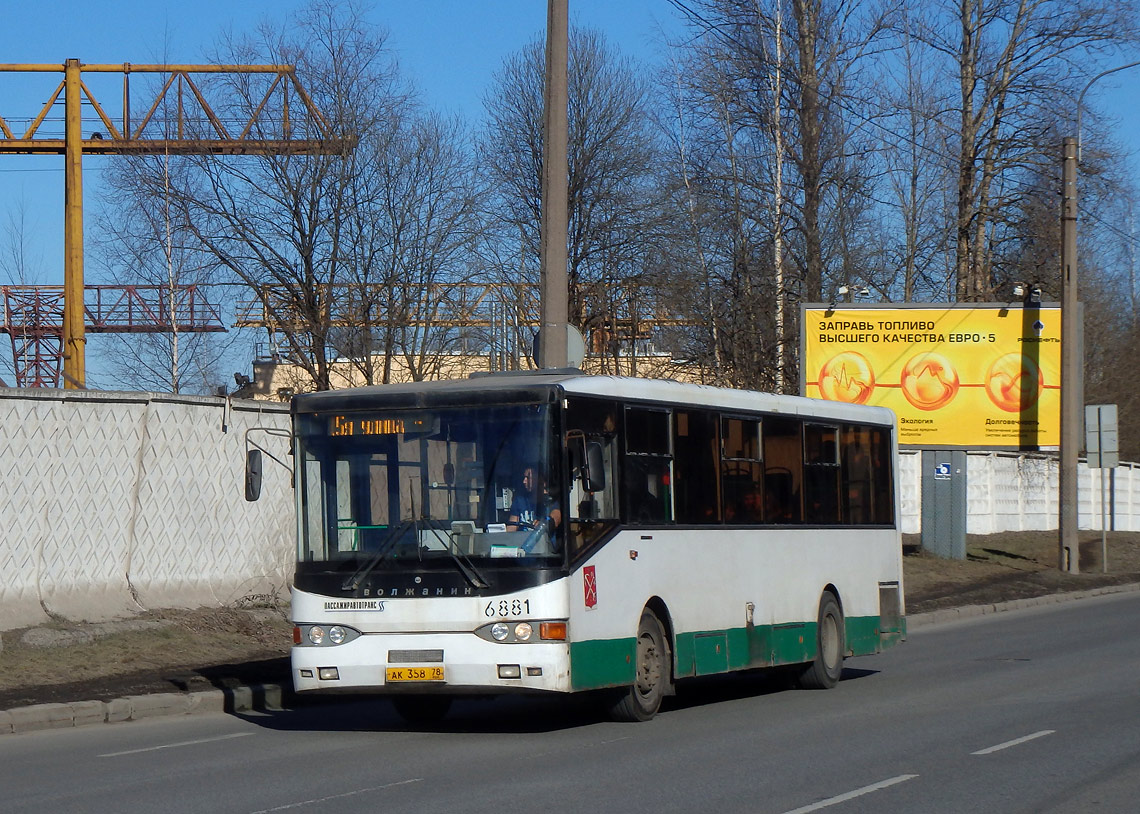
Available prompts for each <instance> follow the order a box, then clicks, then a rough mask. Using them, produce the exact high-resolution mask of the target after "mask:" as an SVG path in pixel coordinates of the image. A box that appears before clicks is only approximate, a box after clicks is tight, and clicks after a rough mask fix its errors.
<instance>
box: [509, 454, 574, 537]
mask: <svg viewBox="0 0 1140 814" xmlns="http://www.w3.org/2000/svg"><path fill="white" fill-rule="evenodd" d="M509 512H510V514H509V515H508V516H507V531H518V530H519V528H520V527H522V528H528V529H533V528H536V527H537V525H538V524H539V523H541V522H544V521H546V520H547V518H549V519H550V521H551V524H552V525H551V528H552V529H554V528H557V527H558V526H559V525H560V524H561V523H562V510H561V509H559V508H558V502H557V501H556V500H554V498H552V497H551V496H550V494H549V493H548V492H547V491H546V484H544V483H543V482H542V480H541V478H539V476H538V470H537V469H536V468H535V467H533V466H528V467H526V468H525V469H523V477H522V489H520V490H519V491H518V492H517V493H516V494H515V499H514V500H513V501H511V508H510V509H509Z"/></svg>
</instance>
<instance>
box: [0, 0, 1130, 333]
mask: <svg viewBox="0 0 1140 814" xmlns="http://www.w3.org/2000/svg"><path fill="white" fill-rule="evenodd" d="M569 4H570V15H571V22H572V23H575V24H580V25H588V26H591V27H594V28H597V29H600V30H601V31H602V32H603V33H604V34H605V35H606V36H607V38H608V39H609V41H610V42H611V43H613V44H614V45H616V46H617V47H619V48H620V49H621V50H622V51H623V52H624V53H626V54H628V55H632V56H634V57H639V58H642V59H647V60H649V59H653V58H654V56H655V52H656V51H657V50H658V49H657V48H656V46H655V43H656V42H657V41H658V40H659V38H660V34H661V31H662V30H664V31H666V32H668V33H671V34H676V33H677V32H679V31H680V29H681V26H680V23H679V21H678V20H677V17H676V15H675V12H674V11H673V9H672V7H671V6H670V5H669V3H668V2H667V0H569ZM297 6H298V3H297V2H294V1H293V0H277V1H276V2H270V1H269V0H192V2H185V0H183V2H171V0H145V1H144V0H103V1H102V2H93V0H82V2H80V1H79V0H62V1H60V0H57V2H55V3H50V4H49V3H37V2H31V1H30V0H24V1H23V2H19V1H18V0H12V2H10V3H7V4H6V8H5V12H4V24H3V25H2V26H0V63H28V62H30V63H62V62H63V61H64V60H65V59H67V58H70V57H75V58H78V59H80V60H81V61H83V62H85V63H123V62H136V63H144V62H188V63H195V62H203V61H205V58H204V54H205V52H206V50H207V49H208V47H209V46H210V45H211V43H212V42H213V41H214V40H215V39H216V38H217V36H218V34H219V33H220V32H221V31H223V30H225V29H232V30H234V31H238V32H241V31H249V30H251V29H253V28H254V27H255V26H256V24H257V23H258V21H260V20H262V19H265V18H267V17H268V18H270V19H275V18H280V17H281V16H282V15H283V13H286V12H288V11H291V10H293V9H295V8H297ZM546 7H547V4H546V2H544V0H374V2H373V10H372V12H371V14H370V17H371V19H372V20H373V21H375V22H376V23H379V24H380V25H383V26H384V27H385V28H387V29H388V31H389V35H390V39H389V45H390V46H391V47H392V48H394V49H395V51H396V52H397V53H398V54H399V58H400V63H401V67H402V69H403V71H404V73H405V75H407V76H409V77H411V78H412V79H413V80H414V81H415V82H416V83H417V84H418V85H419V87H420V88H421V89H422V90H423V91H424V93H425V100H426V102H427V104H428V105H429V106H431V107H434V108H436V109H438V110H440V111H443V112H460V113H464V114H466V115H468V116H469V117H470V118H472V119H476V118H477V117H478V116H479V115H480V112H481V98H482V96H483V93H484V91H485V90H486V89H487V87H488V85H489V83H490V81H491V78H492V75H493V74H494V73H495V71H496V70H497V69H498V67H499V66H500V64H501V62H502V60H503V58H504V57H506V56H507V55H508V54H510V53H512V52H513V51H516V50H518V49H519V48H521V47H522V46H523V45H525V44H526V43H528V42H529V41H530V40H531V39H533V38H534V37H535V36H537V35H539V34H540V32H541V31H542V30H543V29H544V27H545V23H546ZM1122 61H1128V60H1127V59H1125V60H1122ZM1093 74H1095V70H1091V71H1090V75H1093ZM61 78H62V77H61V75H60V74H8V75H0V115H3V116H5V117H6V118H30V117H33V116H35V115H36V114H37V113H38V111H39V109H40V107H41V106H42V105H43V103H44V101H46V98H47V96H48V95H49V94H50V93H51V91H52V90H53V89H54V87H55V85H56V83H58V81H59V80H60V79H61ZM92 81H93V80H92ZM118 81H120V80H119V79H118V77H117V76H116V77H115V82H118ZM93 90H94V92H95V95H96V97H97V98H100V99H103V98H107V99H108V101H109V104H108V107H110V108H112V109H110V110H108V113H109V115H111V116H112V118H115V117H116V116H118V115H121V114H120V113H119V111H118V108H119V107H120V105H119V104H117V102H118V99H117V98H116V96H117V90H115V86H110V87H108V89H107V90H100V89H96V88H95V87H94V86H93ZM1087 101H1089V102H1090V103H1092V104H1094V105H1099V106H1101V108H1102V109H1107V110H1111V111H1113V112H1114V113H1115V114H1118V115H1119V119H1118V120H1117V123H1116V129H1115V132H1116V133H1117V137H1118V138H1119V139H1121V140H1123V141H1126V142H1129V143H1133V144H1136V145H1140V69H1136V70H1133V71H1131V72H1123V73H1121V74H1118V75H1115V76H1111V77H1106V78H1105V79H1104V80H1102V81H1101V82H1100V83H1099V84H1098V85H1097V88H1096V91H1095V92H1093V93H1090V95H1089V96H1088V97H1087ZM1059 153H1060V150H1059V148H1058V155H1059ZM1133 159H1134V161H1133V165H1134V166H1136V167H1137V170H1136V173H1137V175H1138V176H1140V161H1138V160H1137V157H1136V156H1135V155H1134V157H1133ZM103 160H104V159H101V158H99V157H97V156H89V157H87V158H86V159H85V161H84V197H85V200H86V203H87V206H88V216H87V222H88V224H90V223H91V222H92V217H91V214H92V210H93V206H94V204H95V202H96V194H97V191H98V183H99V170H100V165H101V161H103ZM1058 166H1059V164H1058ZM13 214H22V216H23V218H24V220H25V234H26V237H27V238H28V240H29V242H30V246H31V248H30V251H29V252H28V259H29V260H30V262H31V264H32V268H33V271H34V272H35V273H34V276H33V277H32V278H31V279H29V280H28V282H33V283H41V284H60V283H62V277H63V245H62V244H63V159H62V156H43V157H24V156H0V251H2V250H3V249H4V246H5V244H6V243H7V235H6V227H7V223H8V221H9V218H10V216H11V215H13ZM89 228H90V227H89ZM88 238H89V239H90V234H89V235H88ZM87 281H88V282H89V283H90V282H100V278H99V269H98V268H96V267H94V264H93V263H91V262H88V265H87ZM12 282H18V281H16V280H8V279H3V280H0V283H12ZM6 345H7V341H6V340H0V354H4V355H5V356H6V355H7V354H8V352H9V351H8V348H7V347H6Z"/></svg>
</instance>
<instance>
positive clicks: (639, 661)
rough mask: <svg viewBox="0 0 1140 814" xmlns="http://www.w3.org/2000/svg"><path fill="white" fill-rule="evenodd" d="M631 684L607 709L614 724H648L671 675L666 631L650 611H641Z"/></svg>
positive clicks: (657, 707) (659, 705)
mask: <svg viewBox="0 0 1140 814" xmlns="http://www.w3.org/2000/svg"><path fill="white" fill-rule="evenodd" d="M634 659H635V662H634V668H635V672H634V683H633V684H632V685H630V686H629V687H625V688H623V689H622V690H621V691H620V693H619V694H618V695H617V696H616V698H615V699H614V701H613V703H612V705H611V706H610V715H611V716H612V717H613V719H614V720H615V721H627V722H631V723H632V722H636V721H648V720H650V719H651V718H652V717H653V716H654V715H656V714H657V710H659V709H660V708H661V699H662V698H664V697H665V693H666V691H667V689H668V688H669V680H670V676H671V668H670V665H671V663H672V660H671V658H670V656H669V644H668V642H667V641H666V638H665V628H664V627H663V626H662V625H661V620H659V619H658V618H657V615H656V614H655V613H653V611H651V610H649V609H648V608H646V609H645V610H643V611H642V612H641V621H640V623H639V624H638V625H637V643H636V652H635V655H634Z"/></svg>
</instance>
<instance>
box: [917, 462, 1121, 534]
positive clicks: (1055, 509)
mask: <svg viewBox="0 0 1140 814" xmlns="http://www.w3.org/2000/svg"><path fill="white" fill-rule="evenodd" d="M921 462H922V453H921V452H918V451H910V450H908V451H904V452H902V453H900V455H899V488H900V492H901V498H902V531H903V533H904V534H917V533H919V532H920V531H922V472H921ZM1102 479H1103V483H1104V500H1103V504H1102V500H1101V482H1102ZM1059 480H1060V463H1059V462H1058V460H1057V458H1056V457H1050V456H1048V455H1041V454H1033V453H1016V452H970V453H968V454H967V455H966V505H967V515H966V533H967V534H996V533H998V532H1002V531H1046V530H1052V529H1056V528H1057V525H1058V513H1059V511H1060V507H1059V505H1058V493H1059V488H1060V487H1059ZM1077 504H1078V505H1077V517H1078V525H1079V527H1080V528H1082V529H1086V530H1100V529H1101V528H1102V522H1101V518H1102V513H1101V508H1102V505H1103V507H1104V509H1105V512H1104V515H1105V517H1104V519H1105V520H1106V521H1107V523H1106V524H1104V527H1107V528H1108V529H1109V530H1112V531H1140V464H1135V463H1124V464H1120V465H1119V466H1117V467H1116V468H1115V469H1089V468H1088V466H1086V465H1085V462H1084V461H1081V462H1080V464H1079V465H1078V467H1077Z"/></svg>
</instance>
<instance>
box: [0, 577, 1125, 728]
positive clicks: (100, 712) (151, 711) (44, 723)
mask: <svg viewBox="0 0 1140 814" xmlns="http://www.w3.org/2000/svg"><path fill="white" fill-rule="evenodd" d="M1136 591H1140V583H1128V584H1125V585H1109V586H1105V587H1101V588H1092V589H1090V590H1087V591H1072V592H1070V593H1063V594H1047V595H1045V596H1035V597H1031V598H1029V599H1014V600H1011V601H1009V602H995V603H992V604H988V605H966V606H964V607H960V608H946V609H944V610H936V611H930V612H929V613H918V614H915V615H913V616H908V617H906V627H907V631H908V632H912V631H914V630H918V629H921V628H929V627H935V626H937V625H943V624H947V623H950V622H956V621H959V620H962V619H972V618H976V617H979V616H988V615H990V614H994V613H1005V612H1008V611H1016V610H1025V609H1027V608H1038V607H1043V606H1045V605H1059V604H1062V603H1065V602H1075V601H1077V600H1080V599H1091V598H1093V597H1097V596H1107V595H1109V594H1121V593H1133V592H1136ZM291 692H292V688H291V687H288V688H286V687H282V685H280V684H253V685H249V686H237V687H229V688H226V689H221V690H200V691H198V692H189V693H184V692H161V693H153V694H151V695H129V696H127V697H125V698H115V699H113V700H111V701H71V702H70V703H66V704H34V705H32V706H29V707H16V708H14V709H9V710H0V735H18V734H21V733H24V732H36V731H40V730H44V729H71V728H74V727H79V726H89V725H91V724H114V723H121V722H123V721H139V720H142V719H144V718H160V717H168V716H171V715H203V714H207V713H216V712H225V713H235V712H254V711H257V712H267V711H268V712H275V711H281V710H283V709H285V707H284V705H283V701H284V699H285V698H287V697H289V695H290V694H291Z"/></svg>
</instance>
